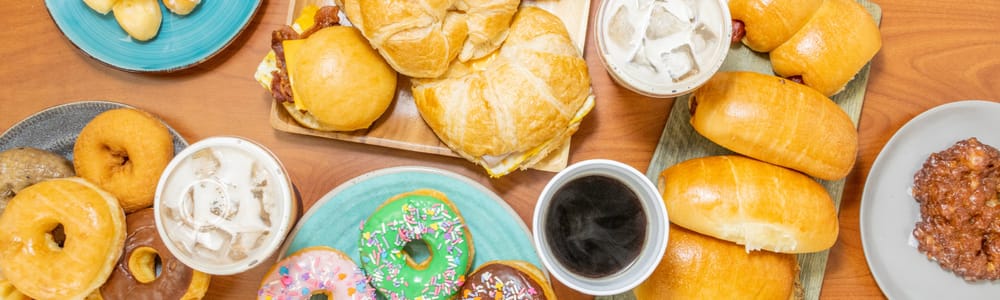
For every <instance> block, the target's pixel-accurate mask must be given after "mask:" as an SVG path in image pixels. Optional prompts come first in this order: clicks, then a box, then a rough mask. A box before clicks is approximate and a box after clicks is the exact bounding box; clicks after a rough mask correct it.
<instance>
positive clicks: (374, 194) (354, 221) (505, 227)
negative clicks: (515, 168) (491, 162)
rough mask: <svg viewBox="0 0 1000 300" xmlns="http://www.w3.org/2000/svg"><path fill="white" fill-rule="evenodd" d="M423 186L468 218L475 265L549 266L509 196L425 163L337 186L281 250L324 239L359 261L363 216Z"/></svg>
mask: <svg viewBox="0 0 1000 300" xmlns="http://www.w3.org/2000/svg"><path fill="white" fill-rule="evenodd" d="M422 188H430V189H435V190H438V191H441V192H443V193H444V194H445V195H447V196H448V199H449V200H451V201H452V202H453V203H455V206H457V207H458V210H459V212H460V213H461V214H462V217H463V218H465V221H466V223H467V224H468V225H469V233H470V234H471V235H472V241H473V245H474V246H475V251H476V254H475V257H474V258H473V263H472V269H475V268H476V267H478V266H479V265H480V264H482V263H484V262H487V261H490V260H500V259H504V260H523V261H528V262H530V263H532V264H534V265H535V266H536V267H538V269H539V270H543V271H542V272H545V271H544V270H545V269H544V268H543V267H542V265H541V264H540V263H539V260H538V253H537V252H535V248H534V246H533V245H532V243H531V234H530V233H529V231H528V227H527V226H525V224H524V222H523V221H521V218H520V217H518V215H517V214H516V213H515V212H514V210H513V209H512V208H511V207H510V206H508V205H507V203H506V202H504V201H503V200H502V199H500V197H498V196H497V195H496V194H494V193H493V192H492V191H490V190H489V189H487V188H485V187H483V186H482V185H480V184H479V183H477V182H475V181H472V180H470V179H468V178H465V177H463V176H461V175H458V174H455V173H451V172H448V171H444V170H439V169H433V168H426V167H396V168H389V169H382V170H377V171H373V172H370V173H367V174H364V175H361V176H359V177H357V178H354V179H352V180H350V181H348V182H346V183H344V184H342V185H340V186H339V187H337V188H335V189H333V190H332V191H330V193H328V194H326V196H323V198H321V199H320V200H319V201H318V202H316V204H315V205H313V207H312V208H311V209H309V211H308V212H306V213H305V215H303V216H302V220H301V221H300V222H299V224H298V225H297V226H296V227H295V230H293V231H292V234H291V235H290V237H289V239H288V241H286V245H285V247H284V249H283V250H282V251H281V252H280V253H282V257H284V256H288V255H291V254H292V253H295V251H298V250H299V249H302V248H305V247H309V246H318V245H324V246H330V247H333V248H335V249H339V250H340V251H343V252H344V253H346V254H347V255H349V256H350V257H351V258H352V259H354V261H355V263H359V262H360V261H361V259H360V255H359V254H358V240H359V239H360V235H361V229H360V225H361V222H362V221H364V220H366V219H368V216H370V215H371V214H372V213H373V212H374V211H375V208H377V207H379V206H380V205H382V203H383V202H385V200H388V199H389V198H391V197H392V196H395V195H398V194H401V193H405V192H409V191H413V190H416V189H422ZM470 272H471V270H470ZM545 273H546V274H548V273H547V272H545Z"/></svg>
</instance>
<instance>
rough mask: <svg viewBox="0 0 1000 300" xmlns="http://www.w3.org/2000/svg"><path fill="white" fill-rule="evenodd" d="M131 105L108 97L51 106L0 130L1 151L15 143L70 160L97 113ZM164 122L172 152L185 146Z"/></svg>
mask: <svg viewBox="0 0 1000 300" xmlns="http://www.w3.org/2000/svg"><path fill="white" fill-rule="evenodd" d="M122 107H128V108H134V107H132V106H129V105H125V104H121V103H115V102H107V101H81V102H73V103H67V104H62V105H57V106H53V107H50V108H47V109H45V110H42V111H40V112H38V113H35V114H34V115H31V116H30V117H28V118H26V119H24V120H21V122H18V123H17V124H14V126H11V127H10V129H7V131H5V132H4V133H3V134H0V151H4V150H7V149H11V148H17V147H34V148H38V149H42V150H48V151H52V152H54V153H57V154H59V155H62V156H63V157H65V158H66V159H69V160H71V161H72V160H73V144H74V143H75V142H76V137H77V136H79V135H80V130H83V126H85V125H87V123H89V122H90V120H92V119H94V117H95V116H97V115H98V114H100V113H102V112H104V111H107V110H111V109H115V108H122ZM163 125H165V126H167V130H169V131H170V135H172V136H173V137H174V153H179V152H181V150H183V149H184V148H186V147H187V146H188V143H187V141H185V140H184V138H182V137H181V135H180V134H178V133H177V131H176V130H174V129H173V128H171V127H170V125H167V124H166V123H163Z"/></svg>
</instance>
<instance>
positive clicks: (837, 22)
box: [747, 0, 882, 96]
mask: <svg viewBox="0 0 1000 300" xmlns="http://www.w3.org/2000/svg"><path fill="white" fill-rule="evenodd" d="M796 4H797V3H796ZM747 27H748V28H749V25H748V26H747ZM881 47H882V37H881V34H880V33H879V30H878V25H877V24H875V20H874V19H873V18H872V16H871V15H870V14H868V11H867V10H865V8H864V7H863V6H861V4H858V3H857V2H855V1H854V0H825V1H823V4H821V5H820V6H819V8H818V9H817V10H816V13H815V14H813V16H812V18H810V19H809V22H806V24H805V25H804V26H803V27H802V29H800V30H799V31H798V32H797V33H796V34H795V35H794V36H792V38H791V39H789V40H788V41H787V42H785V43H784V44H781V46H778V47H777V48H775V49H774V50H772V51H771V66H772V67H774V72H775V73H776V74H778V75H780V76H781V77H791V76H797V75H798V76H802V81H803V82H804V83H805V84H806V85H808V86H810V87H812V88H814V89H816V90H817V91H819V92H820V93H822V94H823V95H825V96H832V95H834V94H836V93H839V92H840V91H841V90H843V89H844V86H846V85H847V83H848V82H850V81H851V79H853V78H854V75H855V74H857V73H858V71H860V70H861V68H863V67H864V66H865V64H867V63H868V61H869V60H871V59H872V58H873V57H875V53H877V52H878V50H879V49H880V48H881Z"/></svg>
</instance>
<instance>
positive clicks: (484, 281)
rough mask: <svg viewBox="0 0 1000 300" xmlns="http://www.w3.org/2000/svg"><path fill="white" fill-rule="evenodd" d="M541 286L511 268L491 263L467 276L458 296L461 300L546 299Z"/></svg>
mask: <svg viewBox="0 0 1000 300" xmlns="http://www.w3.org/2000/svg"><path fill="white" fill-rule="evenodd" d="M498 283H499V285H498ZM541 284H543V283H539V282H538V281H535V280H533V279H532V278H531V276H529V275H528V274H525V273H524V272H521V271H520V270H518V269H516V268H514V267H512V266H509V265H506V264H502V263H491V264H486V265H484V266H482V267H480V268H479V269H476V271H475V272H473V273H472V274H471V275H469V277H468V278H466V281H465V286H463V287H462V291H461V292H459V295H460V296H461V297H462V298H461V299H505V300H507V299H510V300H514V299H517V300H522V299H546V298H545V289H544V288H542V286H541ZM498 286H499V287H500V288H499V289H498V288H497V287H498ZM498 293H499V295H498Z"/></svg>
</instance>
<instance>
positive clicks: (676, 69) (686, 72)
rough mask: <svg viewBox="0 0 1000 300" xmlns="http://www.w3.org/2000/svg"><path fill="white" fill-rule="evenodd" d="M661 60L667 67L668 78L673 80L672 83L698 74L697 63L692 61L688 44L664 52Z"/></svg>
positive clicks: (692, 55) (692, 56)
mask: <svg viewBox="0 0 1000 300" xmlns="http://www.w3.org/2000/svg"><path fill="white" fill-rule="evenodd" d="M661 58H662V59H663V62H664V64H665V65H666V66H667V72H668V73H670V78H673V79H674V81H681V80H683V79H685V78H687V77H688V76H691V75H694V74H697V73H698V63H697V62H696V61H695V60H694V54H693V53H692V52H691V46H690V45H688V44H684V45H681V46H679V47H677V48H674V49H671V50H670V51H669V52H664V53H663V55H662V57H661Z"/></svg>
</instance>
